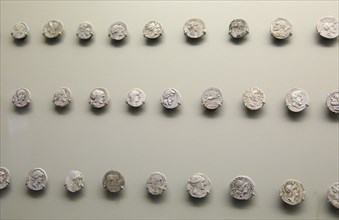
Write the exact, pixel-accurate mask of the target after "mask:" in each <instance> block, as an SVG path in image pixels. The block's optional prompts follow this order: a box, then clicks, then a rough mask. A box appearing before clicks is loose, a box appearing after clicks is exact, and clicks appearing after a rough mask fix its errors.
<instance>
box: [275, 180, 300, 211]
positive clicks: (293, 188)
mask: <svg viewBox="0 0 339 220" xmlns="http://www.w3.org/2000/svg"><path fill="white" fill-rule="evenodd" d="M280 197H281V199H282V200H283V201H284V202H286V203H287V204H289V205H297V204H299V203H301V202H302V201H304V200H305V190H304V186H303V184H302V183H301V182H299V181H298V180H294V179H288V180H286V181H285V183H284V184H283V185H282V187H281V189H280Z"/></svg>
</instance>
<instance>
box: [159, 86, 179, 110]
mask: <svg viewBox="0 0 339 220" xmlns="http://www.w3.org/2000/svg"><path fill="white" fill-rule="evenodd" d="M161 104H162V105H163V106H164V107H165V108H167V109H174V108H176V107H178V106H179V105H180V104H181V95H180V93H179V91H178V90H176V89H174V88H170V89H165V91H164V92H163V93H162V96H161Z"/></svg>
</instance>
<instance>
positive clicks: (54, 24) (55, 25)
mask: <svg viewBox="0 0 339 220" xmlns="http://www.w3.org/2000/svg"><path fill="white" fill-rule="evenodd" d="M63 29H64V25H63V24H62V22H61V21H59V20H56V19H52V20H49V21H48V22H47V24H45V26H44V28H43V30H42V35H44V36H45V37H47V38H56V37H58V36H60V35H62V32H63Z"/></svg>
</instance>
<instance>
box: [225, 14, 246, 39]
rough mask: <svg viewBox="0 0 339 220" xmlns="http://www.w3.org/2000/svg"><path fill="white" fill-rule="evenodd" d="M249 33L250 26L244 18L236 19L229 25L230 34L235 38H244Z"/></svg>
mask: <svg viewBox="0 0 339 220" xmlns="http://www.w3.org/2000/svg"><path fill="white" fill-rule="evenodd" d="M248 33H249V27H248V24H247V22H246V21H244V20H243V19H234V20H233V21H231V23H230V25H229V34H230V35H231V36H232V37H233V38H243V37H245V36H246V35H247V34H248Z"/></svg>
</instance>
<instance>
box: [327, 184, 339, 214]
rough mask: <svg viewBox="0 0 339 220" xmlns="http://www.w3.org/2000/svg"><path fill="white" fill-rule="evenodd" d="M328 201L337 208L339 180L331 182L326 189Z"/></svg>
mask: <svg viewBox="0 0 339 220" xmlns="http://www.w3.org/2000/svg"><path fill="white" fill-rule="evenodd" d="M327 198H328V201H329V202H330V203H331V204H332V205H333V206H334V207H336V208H337V209H339V182H336V183H333V184H332V185H331V186H330V187H329V189H328V191H327Z"/></svg>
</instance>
